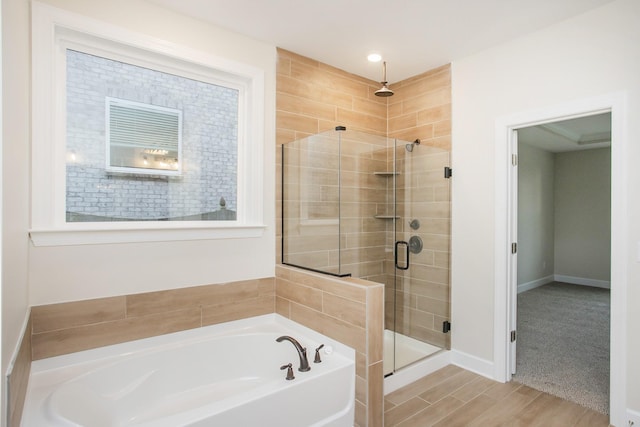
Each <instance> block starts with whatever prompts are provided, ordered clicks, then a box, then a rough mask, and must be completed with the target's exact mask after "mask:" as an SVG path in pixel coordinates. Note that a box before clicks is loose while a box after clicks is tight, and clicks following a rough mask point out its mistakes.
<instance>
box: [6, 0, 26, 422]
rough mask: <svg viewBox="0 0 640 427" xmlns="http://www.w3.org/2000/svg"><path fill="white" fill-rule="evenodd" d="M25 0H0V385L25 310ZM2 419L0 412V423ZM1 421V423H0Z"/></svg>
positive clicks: (20, 327) (21, 325) (16, 341)
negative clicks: (0, 373) (0, 73)
mask: <svg viewBox="0 0 640 427" xmlns="http://www.w3.org/2000/svg"><path fill="white" fill-rule="evenodd" d="M28 22H29V3H28V2H27V1H9V0H2V96H3V98H2V103H3V108H2V123H3V126H2V215H1V216H2V376H1V377H2V388H3V393H2V394H3V396H5V397H6V394H5V393H4V391H5V390H4V387H5V381H4V375H5V374H6V372H7V367H8V366H9V362H10V360H11V356H12V354H13V352H14V350H15V348H16V345H17V343H18V340H19V336H20V333H21V332H22V327H23V324H24V321H25V318H26V315H27V313H28V307H29V300H28V293H27V290H28V288H27V280H28V278H27V256H28V244H29V242H28V237H27V229H28V227H29V222H28V221H29V134H30V126H31V124H30V118H29V109H30V97H29V93H30V92H29V86H30V78H29V74H30V70H29V62H30V52H29V37H30V35H29V29H30V26H29V24H28ZM4 422H5V419H4V416H3V417H2V423H4ZM3 425H4V424H3Z"/></svg>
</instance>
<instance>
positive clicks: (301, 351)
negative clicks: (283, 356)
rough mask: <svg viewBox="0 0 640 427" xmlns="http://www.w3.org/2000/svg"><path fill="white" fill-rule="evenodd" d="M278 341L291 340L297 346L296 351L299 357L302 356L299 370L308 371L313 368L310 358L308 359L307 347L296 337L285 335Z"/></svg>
mask: <svg viewBox="0 0 640 427" xmlns="http://www.w3.org/2000/svg"><path fill="white" fill-rule="evenodd" d="M276 341H278V342H282V341H289V342H290V343H291V344H293V346H294V347H295V348H296V351H297V352H298V357H300V366H299V367H298V371H300V372H307V371H309V370H311V368H310V367H309V360H308V359H307V349H306V348H304V347H302V346H301V345H300V343H299V342H298V341H297V340H296V339H295V338H291V337H290V336H288V335H283V336H281V337H278V338H277V339H276Z"/></svg>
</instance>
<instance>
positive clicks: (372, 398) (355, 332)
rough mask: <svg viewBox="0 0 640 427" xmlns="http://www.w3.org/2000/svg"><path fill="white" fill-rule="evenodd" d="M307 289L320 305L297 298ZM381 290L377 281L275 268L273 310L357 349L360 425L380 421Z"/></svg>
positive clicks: (381, 285)
mask: <svg viewBox="0 0 640 427" xmlns="http://www.w3.org/2000/svg"><path fill="white" fill-rule="evenodd" d="M296 288H298V290H297V291H296ZM309 289H313V290H315V291H316V292H319V294H320V301H321V304H317V303H316V302H315V301H313V302H309V301H306V302H305V301H302V300H301V299H300V298H298V297H297V295H298V293H299V292H309ZM383 294H384V285H383V284H381V283H374V282H370V281H367V280H363V279H357V278H351V277H348V278H334V277H331V276H327V275H323V274H318V273H313V272H308V271H305V270H300V269H297V268H294V267H289V266H282V265H279V266H276V311H277V312H278V313H279V314H281V315H284V316H287V314H288V317H289V318H290V319H292V320H293V321H295V322H298V323H300V324H302V325H305V326H307V327H310V328H312V329H315V330H316V331H318V332H320V333H322V334H325V335H327V336H329V337H331V338H333V339H335V340H337V341H340V342H342V343H344V344H346V345H348V346H350V347H352V348H354V349H355V350H356V396H355V397H356V425H359V426H363V427H364V426H370V427H371V426H378V425H382V416H383V407H384V403H383V387H382V381H383V374H382V337H383V329H382V326H383V323H382V318H383V305H384V301H383Z"/></svg>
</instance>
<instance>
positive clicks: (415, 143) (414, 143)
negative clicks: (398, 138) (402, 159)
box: [404, 139, 420, 153]
mask: <svg viewBox="0 0 640 427" xmlns="http://www.w3.org/2000/svg"><path fill="white" fill-rule="evenodd" d="M414 145H420V140H419V139H416V140H415V141H413V142H412V143H411V144H406V145H405V146H404V148H405V149H406V150H407V151H408V152H410V153H411V152H413V146H414Z"/></svg>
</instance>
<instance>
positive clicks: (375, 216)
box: [373, 215, 400, 219]
mask: <svg viewBox="0 0 640 427" xmlns="http://www.w3.org/2000/svg"><path fill="white" fill-rule="evenodd" d="M373 217H374V218H377V219H394V218H395V219H399V218H400V217H399V216H397V215H374V216H373Z"/></svg>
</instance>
